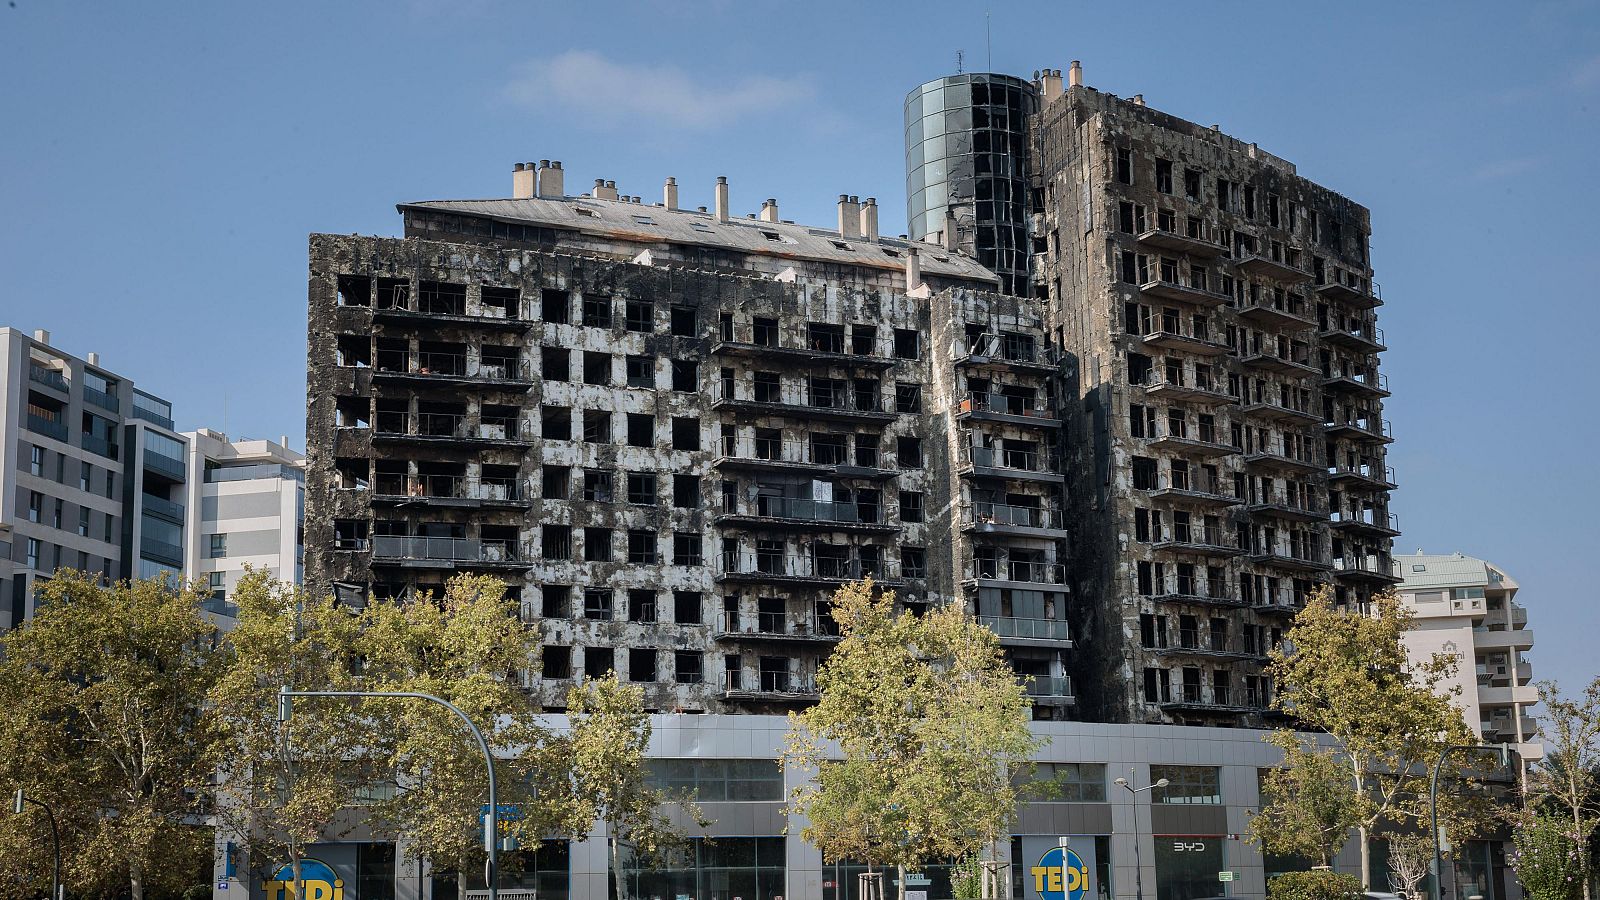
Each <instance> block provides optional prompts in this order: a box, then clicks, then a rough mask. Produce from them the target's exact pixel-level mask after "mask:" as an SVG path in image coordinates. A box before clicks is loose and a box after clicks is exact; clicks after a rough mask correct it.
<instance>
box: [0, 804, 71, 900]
mask: <svg viewBox="0 0 1600 900" xmlns="http://www.w3.org/2000/svg"><path fill="white" fill-rule="evenodd" d="M28 803H32V804H33V805H34V806H37V807H39V808H40V809H42V810H44V814H45V815H46V816H49V817H50V843H51V845H52V846H53V847H54V848H55V863H54V865H53V866H52V867H51V869H50V896H51V897H52V898H53V900H66V896H67V895H66V894H65V893H64V892H63V891H62V889H61V833H60V832H59V831H57V830H56V813H55V810H53V809H51V808H50V805H49V804H48V803H45V802H44V801H43V800H35V799H33V798H32V797H29V796H28V795H26V794H24V793H23V792H22V788H17V797H16V801H15V802H14V803H12V805H11V811H12V812H14V813H16V814H17V815H19V816H20V815H22V807H23V806H24V805H25V804H28Z"/></svg>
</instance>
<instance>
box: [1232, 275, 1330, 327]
mask: <svg viewBox="0 0 1600 900" xmlns="http://www.w3.org/2000/svg"><path fill="white" fill-rule="evenodd" d="M1234 311H1235V313H1236V314H1237V315H1238V316H1239V318H1241V319H1245V320H1248V321H1251V322H1255V323H1258V324H1263V325H1272V326H1277V327H1280V328H1287V329H1291V330H1294V331H1302V330H1305V329H1309V328H1314V327H1315V326H1316V324H1317V323H1316V321H1315V320H1314V319H1312V318H1311V316H1312V311H1311V310H1309V309H1308V308H1307V303H1306V298H1305V297H1302V296H1301V295H1300V294H1298V293H1295V292H1294V291H1288V290H1284V289H1283V288H1272V287H1267V286H1263V285H1259V284H1252V285H1250V286H1249V290H1247V291H1245V295H1244V299H1242V300H1239V301H1238V305H1237V306H1236V307H1235V309H1234Z"/></svg>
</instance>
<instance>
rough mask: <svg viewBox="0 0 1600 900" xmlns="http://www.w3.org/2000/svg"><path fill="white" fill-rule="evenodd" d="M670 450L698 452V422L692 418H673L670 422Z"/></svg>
mask: <svg viewBox="0 0 1600 900" xmlns="http://www.w3.org/2000/svg"><path fill="white" fill-rule="evenodd" d="M672 449H674V450H699V449H700V420H699V419H694V418H677V417H675V418H673V420H672Z"/></svg>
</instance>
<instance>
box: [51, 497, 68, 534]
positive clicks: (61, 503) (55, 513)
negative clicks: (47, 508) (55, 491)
mask: <svg viewBox="0 0 1600 900" xmlns="http://www.w3.org/2000/svg"><path fill="white" fill-rule="evenodd" d="M66 507H67V503H66V501H65V500H62V499H60V498H57V499H56V503H55V509H53V510H51V513H50V527H51V528H63V527H65V526H63V525H62V521H63V516H64V514H65V513H66Z"/></svg>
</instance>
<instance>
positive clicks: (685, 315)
mask: <svg viewBox="0 0 1600 900" xmlns="http://www.w3.org/2000/svg"><path fill="white" fill-rule="evenodd" d="M697 319H698V316H696V314H695V308H694V307H692V306H674V307H673V308H672V333H673V334H675V335H677V336H678V337H696V336H697V335H698V334H699V330H700V329H699V322H698V321H697Z"/></svg>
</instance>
